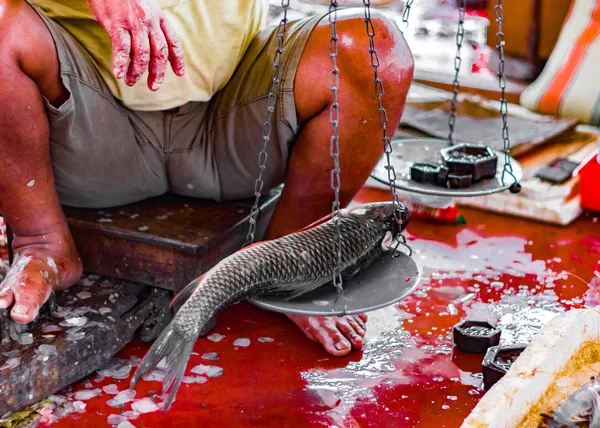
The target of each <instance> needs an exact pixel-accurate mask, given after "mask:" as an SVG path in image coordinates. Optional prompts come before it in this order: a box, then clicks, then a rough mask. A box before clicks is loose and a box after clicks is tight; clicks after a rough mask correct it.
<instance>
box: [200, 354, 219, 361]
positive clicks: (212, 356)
mask: <svg viewBox="0 0 600 428" xmlns="http://www.w3.org/2000/svg"><path fill="white" fill-rule="evenodd" d="M201 358H202V359H203V360H208V361H217V360H218V359H219V354H217V353H216V352H206V353H204V354H202V357H201Z"/></svg>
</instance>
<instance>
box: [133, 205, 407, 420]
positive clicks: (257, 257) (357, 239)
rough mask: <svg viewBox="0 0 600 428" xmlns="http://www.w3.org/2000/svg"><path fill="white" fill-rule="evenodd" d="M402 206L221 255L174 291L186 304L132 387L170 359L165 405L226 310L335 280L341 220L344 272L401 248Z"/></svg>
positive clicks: (343, 217)
mask: <svg viewBox="0 0 600 428" xmlns="http://www.w3.org/2000/svg"><path fill="white" fill-rule="evenodd" d="M397 208H398V214H399V215H397V214H396V211H395V210H396V208H395V206H394V204H393V203H392V202H391V201H390V202H376V203H370V204H364V205H359V206H356V207H354V208H351V209H343V210H340V211H339V217H338V218H333V217H332V215H329V216H326V217H324V218H322V219H321V220H318V221H317V222H315V223H313V224H311V225H309V226H307V227H305V228H303V229H301V230H299V231H298V232H295V233H292V234H290V235H286V236H283V237H281V238H278V239H273V240H268V241H262V242H258V243H255V244H253V245H250V246H247V247H245V248H243V249H242V250H240V251H237V252H236V253H234V254H232V255H230V256H229V257H227V258H225V259H223V260H222V261H220V262H219V263H218V264H217V265H216V266H214V267H213V268H212V269H210V270H209V271H208V272H206V273H205V274H204V275H203V276H201V277H199V278H198V279H196V280H194V281H192V282H191V283H190V284H188V286H186V287H185V289H183V290H182V291H181V292H180V293H179V294H178V295H177V297H175V299H174V300H173V303H172V305H175V304H181V303H183V304H182V305H181V307H180V309H179V310H178V312H177V313H176V314H175V316H174V317H173V319H172V320H171V322H170V323H169V325H168V326H167V327H166V328H165V329H164V330H163V331H162V333H161V335H160V336H159V337H158V338H157V339H156V340H155V342H154V343H153V345H152V346H151V348H150V350H149V351H148V352H147V354H146V355H145V356H144V358H143V360H142V362H141V363H140V365H139V366H138V368H137V370H136V372H135V373H134V376H133V378H132V381H131V388H132V389H133V388H134V387H135V385H136V384H137V383H138V382H139V380H140V379H141V378H142V376H144V375H145V374H146V373H148V372H149V371H150V370H152V369H153V368H154V367H156V366H157V365H158V364H159V363H160V362H161V361H162V360H163V359H164V360H165V367H166V368H165V377H164V380H163V394H166V393H167V391H168V390H169V388H171V391H170V392H169V395H168V397H167V400H166V401H165V407H164V412H166V411H167V410H168V409H169V407H170V406H171V404H172V402H173V400H174V398H175V395H176V394H177V390H178V388H179V386H180V384H181V380H182V378H183V375H184V372H185V368H186V366H187V362H188V360H189V357H190V355H191V352H192V348H193V346H194V344H195V342H196V341H197V339H198V337H200V335H202V334H203V332H205V331H206V330H207V326H210V325H211V323H212V322H213V320H214V317H215V315H216V314H217V313H218V312H219V311H220V310H222V309H224V308H225V307H227V306H230V305H233V304H235V303H238V302H240V301H242V300H246V299H251V298H254V297H257V296H260V295H262V294H265V293H270V294H276V295H280V296H281V297H282V298H285V299H293V298H294V297H298V296H300V295H302V294H305V293H308V292H309V291H312V290H315V289H316V288H318V287H321V286H323V285H325V284H327V283H329V282H330V281H331V280H332V277H333V274H334V270H335V267H336V263H337V253H336V252H335V251H333V248H334V246H333V245H334V242H335V241H334V239H335V237H336V230H337V227H338V224H337V223H338V222H339V228H340V231H341V266H340V272H341V276H342V279H344V278H346V279H348V278H350V277H352V276H354V275H356V274H357V273H358V272H359V271H361V270H363V269H366V268H367V267H368V266H369V265H370V264H371V263H372V262H374V261H375V260H377V259H379V258H380V257H381V256H382V255H383V254H385V253H386V252H389V251H390V250H392V251H396V248H397V245H395V243H396V242H398V241H397V239H398V238H399V237H400V236H401V234H402V232H404V230H405V229H406V226H407V224H408V221H409V219H410V213H409V211H408V209H406V207H405V206H404V205H403V204H401V203H399V204H398V206H397ZM396 218H398V219H399V221H397V220H396Z"/></svg>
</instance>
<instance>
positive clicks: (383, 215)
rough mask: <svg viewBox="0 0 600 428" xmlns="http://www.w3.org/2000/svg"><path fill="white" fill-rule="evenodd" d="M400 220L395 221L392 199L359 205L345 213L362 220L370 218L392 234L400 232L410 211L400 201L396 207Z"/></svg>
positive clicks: (404, 227) (406, 221)
mask: <svg viewBox="0 0 600 428" xmlns="http://www.w3.org/2000/svg"><path fill="white" fill-rule="evenodd" d="M398 210H399V211H400V212H399V216H400V222H398V221H396V206H395V204H394V202H392V201H386V202H372V203H369V204H364V205H359V206H357V207H354V208H352V209H349V210H348V211H347V214H348V215H350V216H353V217H357V218H360V219H363V220H370V221H374V222H377V223H381V224H382V225H384V229H385V230H389V231H390V232H392V234H393V235H394V236H395V235H399V234H401V233H402V232H403V231H404V229H406V226H407V224H408V221H409V219H410V212H409V211H408V209H406V207H405V206H404V205H403V204H402V203H400V205H399V207H398Z"/></svg>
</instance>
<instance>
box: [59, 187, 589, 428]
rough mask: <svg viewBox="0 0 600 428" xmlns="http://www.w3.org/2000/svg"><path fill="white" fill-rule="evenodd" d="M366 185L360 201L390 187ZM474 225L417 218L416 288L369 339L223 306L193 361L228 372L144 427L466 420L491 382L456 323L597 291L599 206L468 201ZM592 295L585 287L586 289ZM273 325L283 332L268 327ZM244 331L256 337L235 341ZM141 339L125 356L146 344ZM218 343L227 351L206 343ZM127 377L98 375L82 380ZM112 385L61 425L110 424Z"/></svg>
mask: <svg viewBox="0 0 600 428" xmlns="http://www.w3.org/2000/svg"><path fill="white" fill-rule="evenodd" d="M386 195H387V194H386V193H385V192H381V191H377V190H369V189H364V190H363V191H362V192H361V193H360V194H359V195H358V197H357V199H356V201H357V202H367V201H373V200H377V199H387V196H386ZM462 213H463V215H464V217H465V219H466V225H455V226H454V225H439V224H435V223H430V222H426V221H422V220H414V221H413V222H412V223H411V225H410V226H409V228H408V234H407V236H408V238H409V240H410V243H411V245H412V246H413V248H414V249H415V251H416V253H415V256H414V257H415V259H416V260H417V262H418V263H419V264H420V265H421V267H422V269H423V282H422V283H421V285H420V286H419V289H418V291H417V292H416V293H415V294H414V295H413V296H411V297H409V298H408V299H406V300H405V301H403V302H401V304H399V305H397V306H396V307H389V308H386V309H383V310H379V311H376V312H372V313H370V314H369V330H368V334H367V340H366V344H365V346H364V349H363V350H362V351H360V352H353V353H352V354H351V355H350V356H348V357H346V358H335V357H331V356H329V355H328V354H326V353H325V352H324V351H323V350H322V349H321V348H320V347H319V346H317V345H316V344H314V343H312V342H310V341H309V340H307V339H306V338H305V337H304V336H303V335H302V334H301V333H300V332H299V331H298V330H297V329H296V328H295V327H294V326H293V325H292V323H291V322H289V321H288V320H287V319H286V318H285V317H283V316H282V315H279V314H275V313H268V312H265V311H262V310H259V309H257V308H255V307H253V306H251V305H249V304H240V305H237V306H234V307H231V308H229V309H227V310H226V311H224V312H223V313H222V315H221V316H220V318H219V323H218V325H217V327H216V328H215V330H214V332H216V333H219V334H221V335H224V336H225V337H224V338H223V339H222V340H221V341H219V342H212V341H209V340H207V339H205V338H203V339H200V340H199V341H198V342H197V344H196V346H195V348H194V350H195V352H197V353H198V354H199V355H194V356H192V359H191V361H190V363H189V366H188V372H189V369H190V368H191V367H194V366H196V365H198V364H206V365H217V366H219V367H221V368H223V369H224V372H223V374H222V375H221V376H220V377H216V378H209V379H208V380H207V381H206V382H205V383H196V384H183V385H182V387H181V389H180V391H179V394H178V396H177V400H176V402H175V403H174V405H173V406H172V408H171V409H170V411H169V412H168V413H167V414H166V416H164V417H163V416H161V412H160V411H157V412H152V413H145V414H142V415H140V416H139V417H138V418H137V419H133V420H130V421H129V422H130V423H131V424H133V426H135V427H171V426H173V427H195V426H236V427H239V426H269V427H270V426H273V427H305V426H306V427H310V426H337V427H358V426H361V427H362V426H365V427H387V426H389V427H414V426H419V427H428V428H429V427H448V428H450V427H459V426H460V424H461V422H462V420H463V419H464V418H465V417H466V416H467V414H468V413H469V411H470V410H471V409H472V408H473V407H474V406H475V404H476V403H477V401H478V399H479V398H480V397H481V396H482V394H483V392H482V391H481V389H480V388H479V386H480V384H481V375H480V373H481V360H482V356H480V355H467V354H463V353H461V352H460V351H457V350H454V349H452V338H451V332H452V326H453V325H454V324H456V323H457V322H458V321H460V320H461V319H463V318H464V317H465V316H466V314H473V313H481V312H482V311H484V312H485V311H486V310H487V311H488V313H490V314H496V315H498V316H499V314H500V315H501V313H507V312H510V311H511V310H514V311H518V310H519V308H520V310H521V314H522V313H523V308H524V307H525V308H527V307H529V308H531V309H532V311H530V313H535V311H534V309H535V310H539V311H547V310H548V309H550V310H552V311H557V310H560V308H567V309H568V308H571V307H579V306H582V305H584V304H585V303H584V302H585V301H590V298H592V300H595V296H591V295H590V293H593V290H592V291H590V290H588V286H587V284H586V283H587V282H588V281H589V280H590V279H591V278H592V277H593V275H594V271H596V270H600V263H599V260H600V238H599V237H600V224H599V223H597V219H594V218H593V217H591V216H587V217H584V218H582V219H580V220H578V221H577V222H576V223H575V224H573V225H571V226H569V227H565V228H560V227H554V226H549V225H543V224H536V223H533V222H530V221H524V220H519V219H513V218H505V217H501V216H498V215H493V214H489V213H483V212H478V211H473V210H466V209H465V210H462ZM584 297H585V299H584ZM265 337H268V338H272V339H273V341H272V342H265V341H264V340H265V339H261V340H262V341H259V340H258V339H259V338H265ZM238 338H248V339H250V345H249V346H248V347H234V346H233V342H234V341H235V340H236V339H238ZM147 349H148V345H146V344H142V343H133V344H130V345H129V346H127V347H126V348H125V349H124V350H123V351H122V352H121V353H120V354H119V355H118V357H120V358H123V359H127V358H130V357H132V356H139V357H142V356H143V355H144V353H145V351H146V350H147ZM207 352H216V353H218V355H219V360H217V361H206V360H203V359H201V355H202V354H204V353H207ZM129 379H130V377H127V378H126V379H122V380H119V379H113V378H105V379H104V380H98V377H97V376H90V378H89V379H88V380H87V386H86V381H82V382H80V383H79V384H78V385H75V386H74V387H73V388H72V391H77V390H83V389H90V388H100V389H101V388H102V387H103V386H106V385H108V384H116V385H117V387H118V389H119V390H126V389H128V385H129ZM161 386H162V384H161V383H160V382H158V381H153V382H147V381H142V382H141V383H140V385H138V387H137V388H136V391H137V396H136V399H139V398H142V397H152V396H153V394H160V388H161ZM110 398H112V397H111V395H110V394H107V393H104V392H103V393H102V395H101V396H98V397H94V398H91V399H89V400H87V401H85V404H86V408H85V411H84V412H82V413H77V412H75V413H71V414H70V415H69V416H67V417H65V418H63V419H61V420H60V421H58V422H57V423H56V424H55V426H57V427H83V426H108V424H107V418H108V416H109V415H111V414H119V413H120V412H121V411H128V410H130V409H131V403H128V404H125V406H124V408H123V409H122V410H119V409H116V408H113V407H109V406H108V405H107V404H106V402H107V400H109V399H110Z"/></svg>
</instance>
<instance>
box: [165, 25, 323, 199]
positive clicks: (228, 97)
mask: <svg viewBox="0 0 600 428" xmlns="http://www.w3.org/2000/svg"><path fill="white" fill-rule="evenodd" d="M322 18H323V17H322V16H315V17H310V18H307V19H303V20H300V21H296V22H292V23H289V24H288V27H287V31H286V34H285V45H284V53H283V59H282V63H281V69H280V73H279V78H280V83H279V88H278V92H277V104H276V106H275V110H274V112H273V113H272V115H271V126H272V129H271V134H270V138H269V142H268V146H267V157H266V160H267V167H266V171H265V172H264V174H263V180H264V183H265V184H264V189H265V190H266V189H269V188H272V187H274V186H276V185H278V184H280V183H282V182H283V181H284V179H285V175H286V172H287V166H288V159H289V157H290V154H291V150H292V147H293V142H294V140H295V138H296V136H297V134H298V132H299V128H300V124H299V123H298V120H297V116H296V106H295V100H294V78H295V76H296V70H297V68H298V64H299V63H300V58H301V56H302V53H303V52H304V48H305V46H306V43H307V41H308V39H309V37H310V34H311V32H312V31H313V29H314V28H315V26H316V25H317V24H318V22H319V21H320V20H321V19H322ZM277 46H278V40H277V32H276V29H273V28H269V29H266V30H265V31H263V32H262V33H260V34H259V35H258V36H257V37H256V38H255V40H254V41H253V42H252V43H251V45H250V47H249V48H248V50H247V51H246V53H245V55H244V58H243V59H242V61H241V62H240V64H239V66H238V68H237V69H236V72H235V73H234V75H233V77H232V78H231V80H230V81H229V82H228V83H227V85H226V86H225V88H223V90H222V91H220V92H219V93H218V94H217V95H216V96H215V97H214V98H213V99H212V100H211V101H210V103H209V105H208V112H207V118H206V119H207V124H208V126H207V130H206V139H207V144H208V146H209V147H210V152H211V153H210V154H209V156H210V157H211V159H212V163H213V166H212V168H213V170H214V174H213V175H214V179H215V180H216V181H217V182H218V184H217V186H218V188H219V191H220V199H221V200H231V199H239V198H246V197H250V196H252V195H253V194H254V184H255V180H256V178H257V176H258V173H259V171H260V170H259V161H258V155H259V152H260V151H261V150H262V149H263V145H264V139H263V132H264V125H263V124H264V122H265V119H266V117H267V103H268V94H269V90H270V87H271V76H272V67H273V59H274V57H275V52H276V50H277ZM204 154H205V155H206V154H207V152H204ZM205 161H206V160H204V162H205ZM177 162H180V164H184V163H189V162H194V159H193V158H189V157H188V158H187V159H186V160H183V159H182V158H179V160H178V161H177Z"/></svg>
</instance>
